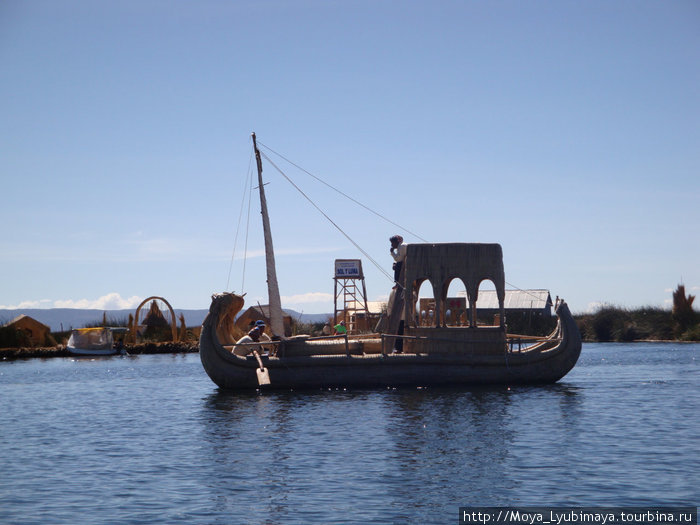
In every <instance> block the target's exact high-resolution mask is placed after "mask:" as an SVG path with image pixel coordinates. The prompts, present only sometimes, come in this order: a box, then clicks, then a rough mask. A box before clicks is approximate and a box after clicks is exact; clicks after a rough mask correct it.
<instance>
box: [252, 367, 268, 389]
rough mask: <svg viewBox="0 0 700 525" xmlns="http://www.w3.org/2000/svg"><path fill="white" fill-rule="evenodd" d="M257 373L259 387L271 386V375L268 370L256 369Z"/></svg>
mask: <svg viewBox="0 0 700 525" xmlns="http://www.w3.org/2000/svg"><path fill="white" fill-rule="evenodd" d="M255 372H256V373H257V374H258V384H259V385H261V386H262V385H269V384H270V373H269V372H268V371H267V368H256V369H255Z"/></svg>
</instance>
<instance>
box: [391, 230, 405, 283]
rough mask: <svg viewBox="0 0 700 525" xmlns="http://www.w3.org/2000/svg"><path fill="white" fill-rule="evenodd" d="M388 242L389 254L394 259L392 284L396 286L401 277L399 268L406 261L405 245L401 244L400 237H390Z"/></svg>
mask: <svg viewBox="0 0 700 525" xmlns="http://www.w3.org/2000/svg"><path fill="white" fill-rule="evenodd" d="M389 242H390V243H391V248H389V253H390V254H391V256H392V257H393V258H394V266H393V268H394V283H396V284H398V282H399V277H400V275H401V267H402V266H403V262H404V260H405V259H406V245H405V244H404V242H403V237H401V236H400V235H394V236H393V237H390V238H389Z"/></svg>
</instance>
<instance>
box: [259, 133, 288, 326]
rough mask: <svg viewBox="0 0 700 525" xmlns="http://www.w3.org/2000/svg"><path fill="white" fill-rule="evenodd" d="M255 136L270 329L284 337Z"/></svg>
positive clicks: (260, 162)
mask: <svg viewBox="0 0 700 525" xmlns="http://www.w3.org/2000/svg"><path fill="white" fill-rule="evenodd" d="M252 136H253V148H254V149H255V160H256V162H257V164H258V189H259V190H260V213H262V221H263V235H264V237H265V264H266V268H267V295H268V300H269V302H270V330H271V332H272V334H273V335H276V336H278V337H284V322H283V320H282V301H281V299H280V289H279V285H278V284H277V271H276V269H275V251H274V249H273V247H272V234H271V233H270V217H269V216H268V214H267V200H266V199H265V188H264V186H263V179H262V160H261V159H260V151H259V150H258V143H257V141H256V140H255V133H253V134H252Z"/></svg>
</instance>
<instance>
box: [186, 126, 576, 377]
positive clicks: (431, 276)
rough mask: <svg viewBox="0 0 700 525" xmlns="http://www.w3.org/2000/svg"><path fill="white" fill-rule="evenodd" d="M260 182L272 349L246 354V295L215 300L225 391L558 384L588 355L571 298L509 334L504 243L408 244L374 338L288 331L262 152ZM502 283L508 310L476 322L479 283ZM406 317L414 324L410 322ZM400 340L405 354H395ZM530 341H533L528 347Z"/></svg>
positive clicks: (211, 335)
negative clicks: (427, 300) (426, 316)
mask: <svg viewBox="0 0 700 525" xmlns="http://www.w3.org/2000/svg"><path fill="white" fill-rule="evenodd" d="M253 146H254V149H255V155H256V159H257V163H258V189H259V192H260V201H261V208H262V215H263V230H264V234H265V245H266V252H267V272H268V291H269V296H270V317H271V322H270V324H271V328H272V334H273V336H274V337H273V341H272V343H271V344H270V343H267V344H266V345H264V346H271V347H273V348H274V349H273V350H272V351H270V352H268V353H267V355H265V354H264V353H263V354H262V355H261V353H259V352H258V351H255V352H254V353H253V355H247V356H239V355H234V354H233V353H232V351H231V349H232V347H233V345H234V344H235V343H236V341H235V340H234V338H233V336H232V330H231V328H232V326H233V322H234V320H235V317H236V315H237V314H238V313H239V312H240V311H241V309H242V307H243V304H244V300H243V297H242V296H240V295H237V294H234V293H223V294H217V295H214V296H213V297H212V302H211V306H210V308H209V314H208V315H207V317H206V319H205V320H204V323H203V326H202V332H201V336H200V342H199V353H200V358H201V361H202V365H203V366H204V369H205V370H206V372H207V374H208V375H209V377H210V378H211V379H212V381H214V383H216V384H217V385H218V386H219V387H220V388H222V389H231V390H245V389H248V390H251V389H270V388H274V389H294V388H332V387H360V386H362V387H398V386H437V385H478V384H494V383H496V384H499V383H500V384H509V385H510V384H516V383H553V382H556V381H558V380H559V379H561V378H562V377H564V376H565V375H566V374H567V373H568V372H569V371H570V370H571V369H572V368H573V367H574V365H575V364H576V361H577V360H578V357H579V355H580V353H581V337H580V334H579V331H578V328H577V326H576V323H575V322H574V319H573V316H572V315H571V312H570V311H569V308H568V306H567V304H566V303H565V302H564V301H563V300H558V301H557V304H556V305H555V312H556V315H557V317H558V320H557V326H556V329H555V330H554V331H553V332H552V333H551V334H550V335H549V336H546V337H538V338H535V337H531V338H526V337H525V336H511V335H509V334H508V333H507V332H506V316H505V308H504V299H505V284H506V282H505V273H504V269H503V253H502V249H501V246H500V245H499V244H476V243H441V244H431V243H422V244H408V245H407V249H406V259H405V261H404V263H403V267H402V269H401V272H400V275H399V279H398V284H397V286H396V287H395V288H394V290H393V291H392V297H391V298H390V301H389V306H390V308H389V312H388V315H387V318H386V322H385V323H383V324H384V329H383V330H382V332H381V333H376V334H371V335H369V336H358V337H354V336H352V335H350V336H348V335H345V336H341V337H335V338H329V337H308V336H297V337H290V338H287V337H284V329H283V327H282V309H281V305H280V298H279V290H278V285H277V278H276V272H275V267H274V252H273V250H272V238H271V235H270V226H269V219H268V216H267V203H266V200H265V193H264V185H263V180H262V163H261V157H260V152H259V150H258V147H257V143H256V141H255V134H253ZM455 278H459V279H461V280H462V281H463V282H464V284H465V286H466V291H467V302H468V312H469V322H468V325H467V326H447V324H446V322H445V319H446V316H445V305H446V294H447V290H448V286H449V284H450V282H451V281H452V280H453V279H455ZM426 280H427V281H429V282H430V284H431V285H432V289H433V292H434V297H435V307H436V309H435V312H436V315H435V318H434V323H433V324H434V326H430V327H426V326H419V324H418V323H417V322H416V321H415V320H416V301H417V293H418V289H419V288H420V285H421V284H422V283H423V282H424V281H426ZM483 280H490V281H492V282H493V284H494V286H495V288H496V294H497V296H498V302H499V309H500V315H499V316H497V318H498V320H499V321H498V324H497V325H496V326H483V325H477V323H476V301H477V297H478V291H479V284H480V283H481V282H482V281H483ZM402 319H405V320H406V321H402ZM399 340H401V341H402V343H403V344H402V346H403V349H402V352H400V353H396V352H393V349H394V347H395V346H401V345H396V343H397V342H398V341H399ZM523 341H526V343H527V344H526V345H525V346H523V344H522V343H523Z"/></svg>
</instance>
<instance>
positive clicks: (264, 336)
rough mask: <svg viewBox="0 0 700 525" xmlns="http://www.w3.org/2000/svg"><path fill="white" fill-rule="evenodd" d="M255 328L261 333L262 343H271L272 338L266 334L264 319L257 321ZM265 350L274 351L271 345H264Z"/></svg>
mask: <svg viewBox="0 0 700 525" xmlns="http://www.w3.org/2000/svg"><path fill="white" fill-rule="evenodd" d="M255 327H256V328H257V329H258V330H259V331H260V341H261V342H265V341H271V339H270V336H269V335H267V334H266V333H265V321H263V320H262V319H258V320H257V321H255ZM263 348H264V349H265V350H267V351H268V352H269V351H271V350H272V346H271V345H263Z"/></svg>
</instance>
